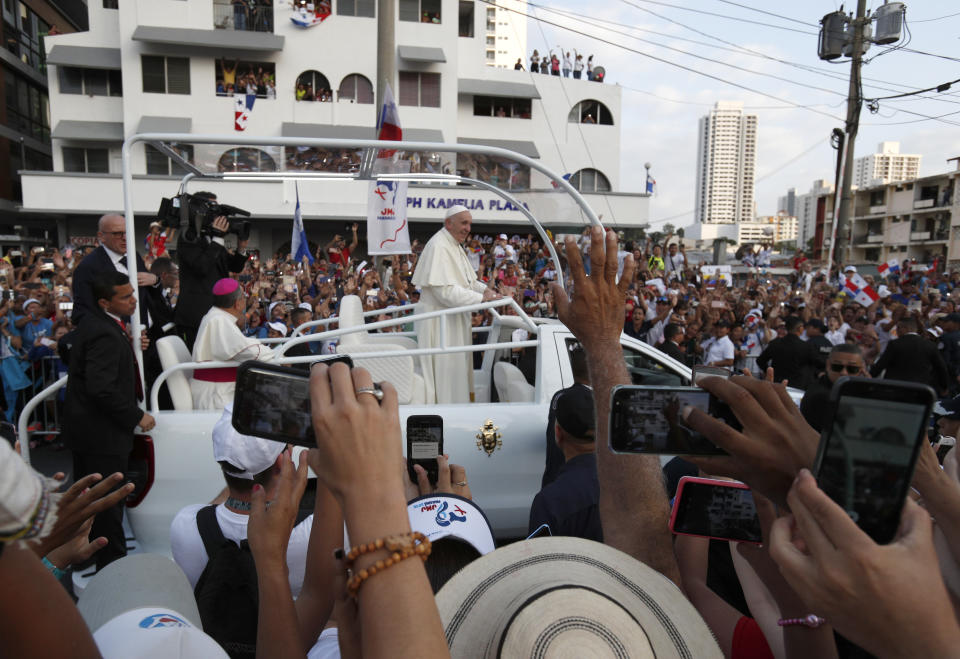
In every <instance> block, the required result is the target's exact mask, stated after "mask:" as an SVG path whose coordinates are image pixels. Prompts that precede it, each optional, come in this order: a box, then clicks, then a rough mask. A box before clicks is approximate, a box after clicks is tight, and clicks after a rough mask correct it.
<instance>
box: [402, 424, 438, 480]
mask: <svg viewBox="0 0 960 659" xmlns="http://www.w3.org/2000/svg"><path fill="white" fill-rule="evenodd" d="M441 455H443V417H442V416H438V415H436V414H412V415H410V416H408V417H407V473H408V474H409V475H410V480H411V481H413V482H414V483H416V482H417V472H415V471H414V470H413V465H420V466H421V467H423V468H424V469H426V471H427V478H428V479H429V480H430V484H431V485H436V483H437V476H438V474H439V472H438V467H437V457H438V456H441Z"/></svg>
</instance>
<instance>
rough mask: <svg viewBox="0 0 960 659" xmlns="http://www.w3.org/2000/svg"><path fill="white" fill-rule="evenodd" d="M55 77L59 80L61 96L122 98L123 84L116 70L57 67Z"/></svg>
mask: <svg viewBox="0 0 960 659" xmlns="http://www.w3.org/2000/svg"><path fill="white" fill-rule="evenodd" d="M57 76H58V78H59V79H60V93H61V94H87V95H88V96H123V83H122V78H121V76H120V71H118V70H112V69H111V70H107V69H79V68H75V67H72V66H59V67H57Z"/></svg>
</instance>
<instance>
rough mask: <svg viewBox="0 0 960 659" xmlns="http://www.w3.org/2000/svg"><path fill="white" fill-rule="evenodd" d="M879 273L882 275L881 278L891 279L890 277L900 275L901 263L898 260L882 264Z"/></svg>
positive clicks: (878, 269)
mask: <svg viewBox="0 0 960 659" xmlns="http://www.w3.org/2000/svg"><path fill="white" fill-rule="evenodd" d="M877 272H879V273H880V276H881V277H889V276H890V275H899V274H900V262H899V261H898V260H897V259H890V260H889V261H887V262H886V263H881V264H880V265H878V266H877Z"/></svg>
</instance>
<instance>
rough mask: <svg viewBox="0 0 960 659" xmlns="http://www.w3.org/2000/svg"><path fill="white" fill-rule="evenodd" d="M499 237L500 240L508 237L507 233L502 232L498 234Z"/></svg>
mask: <svg viewBox="0 0 960 659" xmlns="http://www.w3.org/2000/svg"><path fill="white" fill-rule="evenodd" d="M497 238H499V239H500V240H506V239H507V234H505V233H501V234H500V235H499V236H497Z"/></svg>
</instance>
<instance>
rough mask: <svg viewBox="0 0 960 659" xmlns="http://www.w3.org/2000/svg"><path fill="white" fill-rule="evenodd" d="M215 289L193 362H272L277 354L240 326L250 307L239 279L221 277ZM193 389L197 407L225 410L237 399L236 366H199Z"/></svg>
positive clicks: (199, 333) (196, 343)
mask: <svg viewBox="0 0 960 659" xmlns="http://www.w3.org/2000/svg"><path fill="white" fill-rule="evenodd" d="M213 291H214V306H213V307H211V308H210V311H208V312H207V313H206V315H205V316H204V317H203V319H202V320H201V321H200V329H199V330H198V331H197V340H196V341H195V342H194V344H193V361H195V362H207V361H215V362H243V361H247V360H248V359H257V360H259V361H271V360H272V359H273V358H274V357H275V356H276V354H275V353H274V352H273V351H272V350H271V349H270V348H269V347H267V346H266V345H264V344H262V343H260V341H258V340H257V339H255V338H252V337H248V336H244V335H243V332H241V331H240V327H239V326H238V325H237V322H238V321H239V320H240V319H241V318H243V317H244V311H245V308H246V300H244V296H243V291H242V290H241V289H240V286H239V283H237V281H236V280H235V279H221V280H220V281H218V282H217V283H216V284H215V285H214V287H213ZM218 291H219V293H218ZM190 388H191V390H192V392H193V408H194V409H197V410H222V409H223V407H224V406H225V405H226V404H227V403H231V402H233V392H234V390H235V389H236V368H222V369H196V370H194V372H193V378H192V380H191V382H190Z"/></svg>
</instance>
